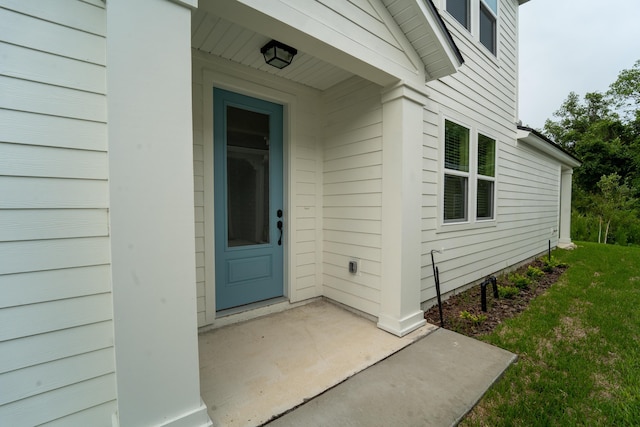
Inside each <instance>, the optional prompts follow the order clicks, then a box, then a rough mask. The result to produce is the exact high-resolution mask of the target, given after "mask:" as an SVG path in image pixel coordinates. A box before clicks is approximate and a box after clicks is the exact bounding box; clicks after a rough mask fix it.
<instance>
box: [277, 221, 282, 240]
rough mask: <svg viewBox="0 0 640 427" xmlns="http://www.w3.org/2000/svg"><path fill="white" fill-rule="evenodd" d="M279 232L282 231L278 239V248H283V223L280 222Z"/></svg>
mask: <svg viewBox="0 0 640 427" xmlns="http://www.w3.org/2000/svg"><path fill="white" fill-rule="evenodd" d="M278 230H280V238H279V239H278V246H282V221H278Z"/></svg>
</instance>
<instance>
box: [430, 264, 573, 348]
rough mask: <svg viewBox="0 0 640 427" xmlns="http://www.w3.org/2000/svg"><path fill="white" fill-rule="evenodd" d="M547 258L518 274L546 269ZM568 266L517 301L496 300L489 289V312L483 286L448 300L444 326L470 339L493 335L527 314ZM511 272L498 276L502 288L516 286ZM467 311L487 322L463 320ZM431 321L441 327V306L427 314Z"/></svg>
mask: <svg viewBox="0 0 640 427" xmlns="http://www.w3.org/2000/svg"><path fill="white" fill-rule="evenodd" d="M545 259H546V258H541V259H537V260H535V261H532V262H530V263H528V264H526V265H524V266H522V267H520V268H518V269H517V270H516V271H515V272H514V273H519V274H521V275H523V276H524V275H526V272H527V269H528V267H529V266H532V267H537V268H539V269H543V266H544V260H545ZM566 268H567V267H566V266H564V265H560V266H557V267H555V268H553V271H550V272H545V274H544V276H542V277H540V278H537V279H533V280H532V283H531V285H530V286H529V287H528V288H526V289H521V290H520V292H519V294H518V295H516V296H514V297H513V298H499V299H495V298H494V297H493V287H492V285H488V286H487V312H486V313H485V312H483V311H482V310H481V307H480V292H481V288H480V286H479V285H478V286H474V287H472V288H470V289H468V290H466V291H464V292H461V293H459V294H456V295H453V296H451V297H450V298H448V299H447V300H446V301H443V302H442V315H443V318H444V327H445V328H446V329H450V330H452V331H455V332H458V333H461V334H463V335H467V336H470V337H478V336H480V335H485V334H488V333H490V332H492V331H493V330H494V329H495V328H496V327H497V326H498V325H499V324H501V323H502V322H503V321H504V320H506V319H509V318H511V317H514V316H516V315H517V314H518V313H521V312H522V311H524V310H525V309H526V308H527V306H528V305H529V303H530V301H531V300H532V299H534V298H535V297H537V296H538V295H540V294H542V293H544V292H545V291H546V290H547V289H548V288H549V287H550V286H551V285H553V284H554V283H555V282H556V281H557V280H558V278H559V277H560V276H561V275H562V273H564V271H565V270H566ZM511 274H513V273H510V274H508V275H502V276H499V277H497V279H498V285H499V286H505V285H508V286H513V284H512V283H510V281H509V277H510V275H511ZM463 311H466V312H468V313H469V314H471V315H472V316H483V315H484V316H486V319H485V320H480V321H475V322H474V321H472V320H470V319H468V318H462V317H460V313H461V312H463ZM424 317H425V319H426V320H427V322H429V323H431V324H434V325H438V326H440V315H439V313H438V305H437V304H436V305H435V306H433V307H431V308H430V309H429V310H427V312H426V313H425V315H424Z"/></svg>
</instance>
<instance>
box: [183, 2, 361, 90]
mask: <svg viewBox="0 0 640 427" xmlns="http://www.w3.org/2000/svg"><path fill="white" fill-rule="evenodd" d="M269 40H271V38H270V37H268V36H266V35H263V34H260V33H257V32H255V31H252V30H250V29H247V28H245V27H242V26H240V25H237V24H235V23H232V22H230V21H227V20H225V19H222V18H220V17H218V16H215V15H213V14H210V13H207V12H205V11H203V10H201V9H198V10H196V11H195V12H194V13H193V15H192V18H191V46H192V47H193V48H194V49H197V50H199V51H202V52H205V53H209V54H211V55H215V56H219V57H221V58H224V59H228V60H230V61H233V62H236V63H238V64H242V65H246V66H248V67H251V68H255V69H257V70H261V71H264V72H266V73H269V74H273V75H277V76H279V77H282V78H285V79H288V80H291V81H294V82H296V83H300V84H303V85H306V86H310V87H312V88H315V89H319V90H326V89H328V88H330V87H331V86H333V85H335V84H337V83H340V82H341V81H343V80H346V79H348V78H349V77H351V76H353V74H352V73H350V72H348V71H345V70H343V69H342V68H339V67H336V66H334V65H332V64H329V63H327V62H325V61H322V60H321V59H318V58H316V57H315V56H313V55H312V54H310V53H308V52H302V51H300V50H299V49H298V54H297V55H296V57H295V58H294V59H293V62H292V63H291V65H289V66H288V67H287V68H285V69H282V70H279V69H277V68H275V67H272V66H270V65H267V64H266V63H265V62H264V59H263V57H262V54H261V53H260V48H261V47H262V46H264V45H265V44H266V43H267V42H268V41H269ZM293 47H296V46H293Z"/></svg>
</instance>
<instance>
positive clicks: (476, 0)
mask: <svg viewBox="0 0 640 427" xmlns="http://www.w3.org/2000/svg"><path fill="white" fill-rule="evenodd" d="M445 2H446V9H447V12H449V14H450V15H451V16H453V17H454V18H455V19H456V21H458V22H459V23H460V24H461V25H462V26H463V27H464V28H466V29H467V30H469V32H470V33H471V34H473V35H474V37H476V38H477V40H479V41H480V43H482V45H483V46H484V47H486V48H487V49H489V51H490V52H491V53H493V54H494V55H496V52H497V44H498V43H497V27H498V25H497V22H498V0H445Z"/></svg>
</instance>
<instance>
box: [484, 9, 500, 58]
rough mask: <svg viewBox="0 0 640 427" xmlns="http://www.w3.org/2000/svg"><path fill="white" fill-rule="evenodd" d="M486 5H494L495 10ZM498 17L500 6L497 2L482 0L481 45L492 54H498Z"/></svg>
mask: <svg viewBox="0 0 640 427" xmlns="http://www.w3.org/2000/svg"><path fill="white" fill-rule="evenodd" d="M486 3H493V6H494V7H493V9H491V8H489V7H487V6H486V5H485V4H486ZM497 15H498V5H497V4H496V0H493V2H491V1H487V2H485V1H484V0H480V43H482V44H483V45H484V47H486V48H487V49H489V51H490V52H491V53H493V54H494V55H495V54H496V21H497V19H496V16H497Z"/></svg>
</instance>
